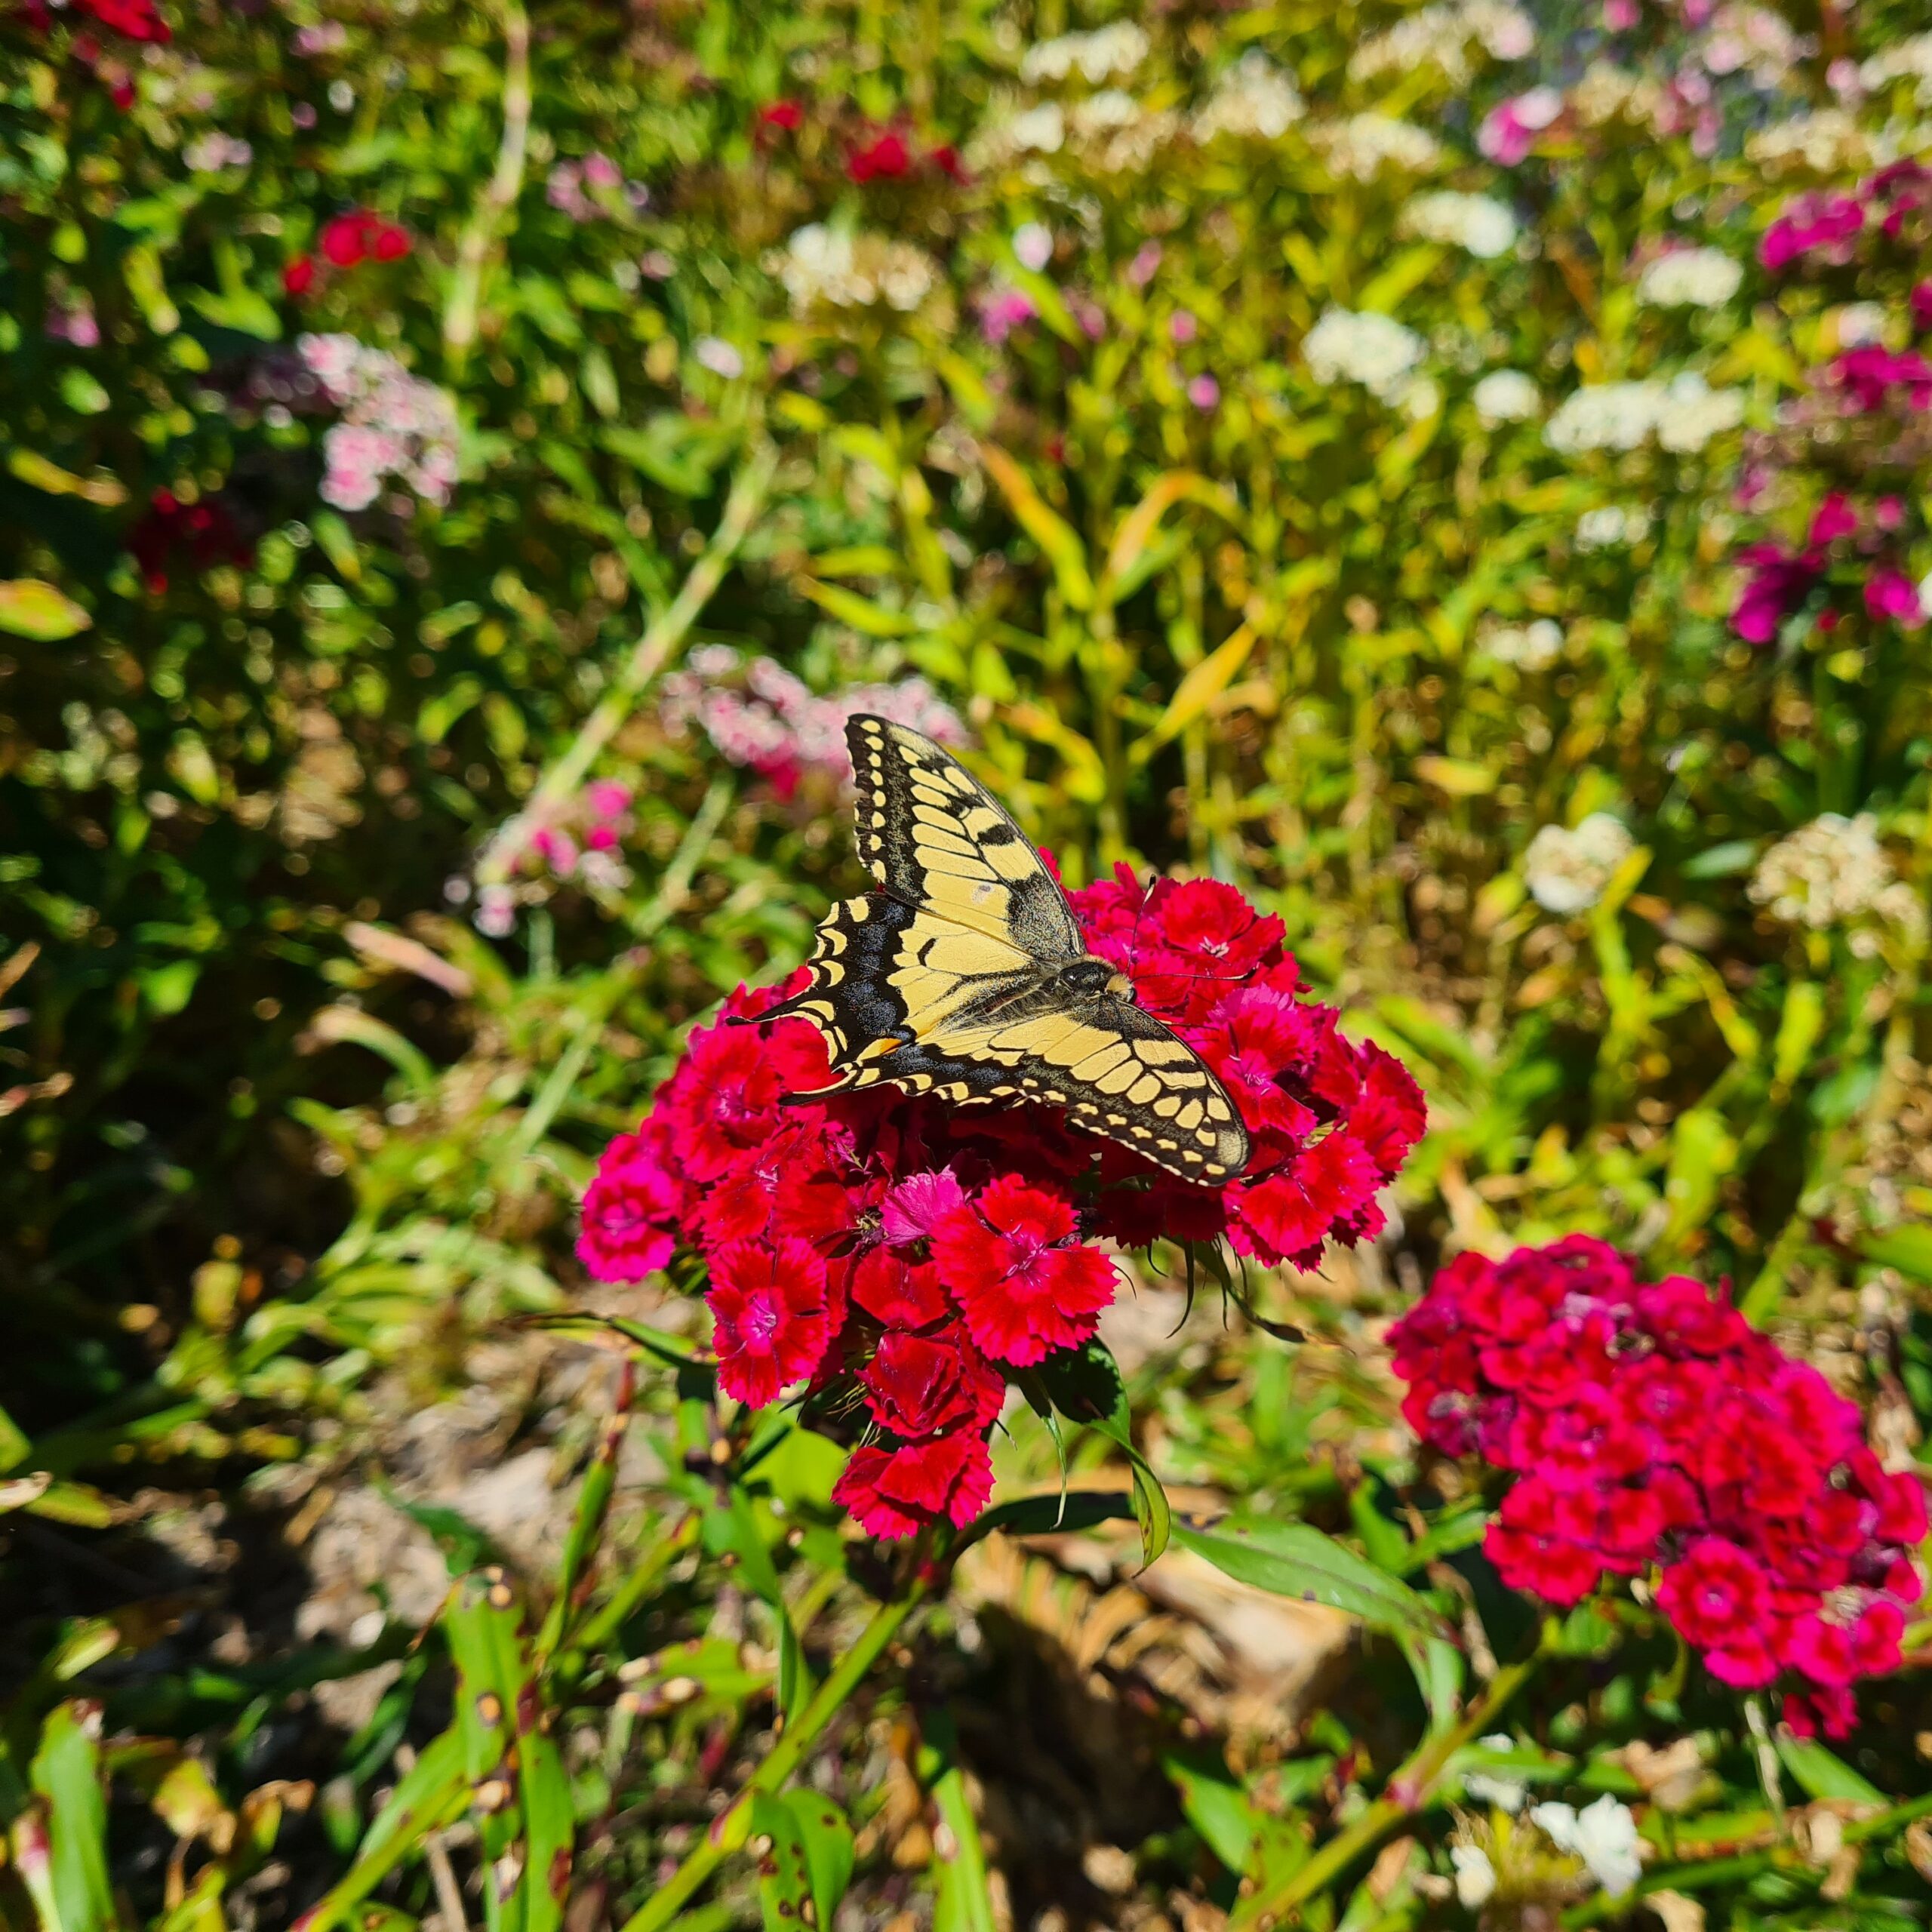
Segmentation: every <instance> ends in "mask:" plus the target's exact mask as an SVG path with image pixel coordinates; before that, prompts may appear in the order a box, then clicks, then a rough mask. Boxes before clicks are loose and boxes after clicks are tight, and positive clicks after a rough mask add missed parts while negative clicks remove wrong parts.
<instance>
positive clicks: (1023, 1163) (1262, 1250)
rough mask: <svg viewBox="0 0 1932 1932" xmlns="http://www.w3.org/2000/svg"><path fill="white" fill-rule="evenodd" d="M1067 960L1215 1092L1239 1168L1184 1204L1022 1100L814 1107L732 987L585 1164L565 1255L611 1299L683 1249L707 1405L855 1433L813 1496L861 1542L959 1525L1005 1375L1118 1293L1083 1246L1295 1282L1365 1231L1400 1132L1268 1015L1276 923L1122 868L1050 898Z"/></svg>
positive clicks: (856, 1097)
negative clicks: (1260, 1267) (1118, 995)
mask: <svg viewBox="0 0 1932 1932" xmlns="http://www.w3.org/2000/svg"><path fill="white" fill-rule="evenodd" d="M1070 903H1071V904H1072V908H1073V910H1074V912H1075V916H1076V918H1078V921H1079V922H1080V924H1081V928H1082V931H1083V934H1084V937H1085V940H1086V942H1087V943H1088V946H1089V947H1090V948H1091V949H1092V951H1093V952H1094V954H1095V955H1097V957H1100V958H1104V959H1106V960H1109V961H1112V963H1114V964H1117V965H1118V967H1119V968H1121V970H1122V971H1124V972H1125V973H1126V974H1128V976H1129V977H1130V978H1131V979H1132V980H1133V981H1134V986H1135V991H1136V994H1137V998H1138V999H1139V1001H1140V1004H1141V1005H1142V1006H1143V1008H1145V1009H1146V1011H1149V1012H1150V1013H1152V1014H1154V1015H1155V1017H1157V1018H1158V1019H1160V1020H1163V1021H1164V1022H1165V1023H1167V1024H1168V1026H1171V1027H1172V1028H1174V1030H1175V1032H1177V1033H1178V1034H1179V1035H1180V1037H1181V1038H1183V1039H1184V1040H1186V1041H1187V1042H1188V1044H1189V1045H1190V1046H1192V1048H1194V1049H1195V1051H1196V1052H1198V1054H1201V1057H1202V1058H1203V1059H1204V1060H1206V1062H1207V1064H1208V1065H1209V1066H1211V1067H1212V1068H1213V1069H1214V1071H1215V1072H1217V1074H1218V1075H1220V1078H1222V1080H1223V1082H1224V1084H1226V1086H1227V1088H1228V1090H1229V1093H1230V1094H1232V1096H1233V1098H1234V1100H1235V1105H1236V1106H1237V1107H1238V1109H1240V1110H1241V1114H1242V1116H1243V1118H1244V1121H1246V1123H1247V1127H1248V1129H1249V1134H1250V1138H1251V1142H1252V1143H1253V1152H1252V1155H1251V1159H1250V1161H1249V1164H1248V1166H1247V1171H1245V1172H1244V1173H1243V1174H1241V1176H1239V1177H1238V1178H1237V1179H1235V1180H1232V1181H1231V1182H1229V1183H1227V1184H1226V1185H1225V1186H1220V1187H1206V1186H1193V1185H1190V1184H1188V1183H1183V1182H1182V1181H1180V1180H1177V1179H1175V1178H1174V1177H1173V1176H1172V1175H1171V1174H1167V1173H1165V1172H1164V1171H1161V1170H1159V1169H1158V1168H1154V1167H1152V1166H1151V1165H1149V1164H1148V1163H1147V1162H1146V1161H1143V1159H1141V1158H1140V1156H1139V1155H1137V1154H1134V1153H1133V1152H1131V1151H1129V1150H1128V1149H1125V1148H1124V1147H1122V1146H1119V1145H1118V1144H1117V1143H1114V1142H1112V1141H1109V1140H1097V1139H1094V1138H1093V1137H1089V1136H1088V1135H1086V1134H1081V1133H1079V1132H1078V1131H1075V1130H1074V1129H1073V1128H1071V1127H1069V1125H1068V1124H1067V1122H1066V1118H1065V1117H1064V1115H1063V1114H1062V1113H1061V1112H1060V1111H1059V1110H1057V1109H1054V1108H1050V1107H1046V1106H1038V1105H1035V1104H1032V1103H1025V1104H1021V1105H1018V1106H1011V1107H971V1108H959V1107H955V1106H948V1105H947V1104H946V1103H943V1102H941V1101H939V1100H934V1099H932V1098H931V1097H915V1096H913V1095H911V1094H906V1093H904V1092H902V1091H900V1090H899V1089H898V1088H894V1087H890V1086H879V1087H875V1088H869V1089H866V1090H864V1091H859V1092H848V1093H842V1094H826V1095H823V1096H820V1097H814V1098H810V1099H804V1100H800V1099H797V1098H795V1096H798V1095H801V1094H811V1093H812V1092H813V1090H814V1089H816V1088H822V1087H823V1086H824V1085H825V1084H826V1080H827V1078H828V1075H829V1067H828V1064H827V1061H826V1052H825V1048H824V1044H823V1041H822V1039H821V1038H820V1035H819V1033H818V1032H817V1029H815V1028H814V1027H813V1026H811V1025H810V1024H808V1023H807V1022H806V1021H804V1020H798V1019H795V1018H786V1019H783V1020H772V1021H760V1020H759V1016H760V1015H761V1014H763V1013H764V1012H765V1011H768V1009H769V1008H771V1007H772V1006H773V1005H774V1004H777V1001H779V999H780V998H782V997H783V996H784V995H787V994H789V993H792V992H796V991H798V989H799V988H800V986H801V985H802V984H803V976H802V974H801V975H795V976H794V977H793V978H792V980H789V981H788V982H787V983H786V984H785V985H784V986H782V987H777V988H773V989H770V990H768V991H764V992H747V991H746V990H744V989H742V988H741V989H740V990H739V991H738V992H736V993H734V995H732V996H731V998H730V999H729V1000H728V1001H726V1002H725V1009H724V1020H726V1021H728V1022H731V1021H737V1022H751V1023H749V1024H720V1025H718V1026H710V1027H705V1028H700V1029H698V1030H697V1032H694V1033H693V1034H692V1035H691V1038H690V1040H689V1041H688V1044H687V1045H686V1048H685V1054H684V1055H683V1057H682V1058H681V1060H680V1061H679V1062H678V1066H676V1068H675V1070H674V1071H673V1072H672V1075H671V1076H670V1078H669V1079H668V1080H667V1081H666V1082H665V1084H663V1087H662V1088H660V1090H659V1091H658V1094H657V1100H656V1102H655V1104H654V1107H653V1109H652V1111H651V1115H650V1116H649V1118H648V1119H647V1120H646V1121H645V1123H644V1124H643V1125H642V1126H641V1128H639V1129H638V1131H636V1132H635V1133H633V1134H623V1135H620V1136H619V1137H618V1138H617V1140H614V1141H613V1142H612V1143H611V1145H610V1146H609V1147H608V1148H607V1149H606V1150H605V1154H604V1157H603V1159H602V1161H601V1163H600V1164H599V1166H598V1174H597V1177H596V1178H595V1180H593V1181H592V1183H591V1186H590V1189H589V1192H587V1193H586V1195H585V1197H584V1202H583V1235H582V1238H581V1239H580V1242H579V1244H578V1250H577V1252H578V1254H579V1255H580V1257H581V1259H582V1260H583V1263H584V1266H586V1268H587V1269H589V1271H590V1272H591V1273H592V1274H593V1275H596V1276H598V1278H601V1279H605V1280H635V1279H638V1278H640V1277H641V1276H642V1275H646V1274H648V1273H650V1272H652V1271H653V1270H654V1269H658V1268H661V1267H663V1266H664V1265H665V1264H666V1262H667V1261H669V1260H670V1259H671V1257H672V1255H673V1254H675V1253H677V1252H680V1251H681V1252H683V1253H685V1254H688V1255H691V1256H692V1257H694V1258H696V1259H697V1260H699V1261H700V1262H702V1263H704V1264H705V1265H706V1267H707V1268H708V1269H709V1275H710V1281H711V1286H710V1288H709V1292H708V1294H707V1297H706V1299H707V1301H708V1302H709V1306H710V1309H711V1312H712V1320H713V1323H714V1324H715V1347H716V1350H717V1353H718V1362H719V1382H720V1385H721V1387H722V1388H723V1389H724V1392H725V1393H726V1394H728V1395H733V1396H735V1397H737V1398H739V1399H740V1400H742V1401H746V1402H750V1403H753V1404H763V1403H766V1402H769V1401H773V1400H774V1399H775V1398H777V1395H778V1394H779V1393H780V1391H781V1390H782V1389H787V1388H793V1387H796V1386H800V1385H804V1386H805V1388H806V1389H807V1390H808V1393H809V1394H810V1395H811V1397H812V1398H813V1399H814V1401H815V1403H817V1408H815V1410H814V1417H815V1419H817V1418H819V1417H821V1416H822V1417H823V1418H824V1419H826V1420H827V1422H828V1426H833V1427H835V1428H841V1429H845V1430H847V1431H848V1432H851V1431H856V1432H857V1434H858V1435H859V1437H860V1440H859V1442H858V1444H857V1447H855V1449H854V1452H853V1454H852V1457H851V1463H850V1464H849V1466H848V1469H847V1470H846V1472H845V1475H844V1479H843V1480H842V1481H841V1483H840V1484H839V1486H838V1490H837V1491H836V1492H835V1494H836V1497H837V1500H838V1501H840V1502H841V1503H843V1504H844V1506H846V1507H847V1508H848V1509H849V1510H850V1511H851V1514H852V1515H853V1516H854V1518H856V1520H857V1521H858V1522H859V1524H860V1526H861V1527H863V1528H864V1529H865V1530H866V1531H868V1532H869V1534H872V1535H875V1536H882V1537H906V1536H910V1535H912V1534H914V1533H915V1531H918V1530H919V1529H921V1528H922V1527H930V1526H932V1525H936V1524H941V1523H952V1524H963V1523H965V1522H967V1521H970V1520H971V1518H972V1517H973V1515H975V1514H976V1513H977V1512H978V1511H979V1510H980V1509H981V1508H982V1507H983V1506H984V1504H985V1503H986V1498H987V1497H988V1495H989V1494H990V1492H991V1489H992V1461H991V1458H990V1456H989V1452H988V1448H987V1443H986V1436H987V1432H988V1431H989V1429H990V1427H991V1426H992V1423H993V1421H994V1420H995V1417H997V1415H998V1412H999V1409H1000V1407H1001V1404H1002V1402H1003V1401H1004V1397H1005V1393H1006V1383H1007V1379H1008V1371H1011V1370H1017V1369H1022V1368H1030V1367H1034V1366H1035V1365H1036V1364H1041V1363H1043V1362H1048V1361H1050V1360H1051V1358H1053V1357H1054V1356H1055V1355H1057V1354H1059V1353H1060V1352H1062V1351H1065V1350H1069V1349H1078V1347H1080V1346H1082V1345H1083V1344H1084V1343H1087V1342H1088V1340H1091V1337H1093V1335H1094V1331H1095V1328H1096V1326H1097V1323H1098V1321H1099V1318H1100V1312H1101V1311H1102V1310H1103V1309H1105V1308H1106V1306H1107V1305H1108V1304H1109V1303H1110V1302H1111V1301H1112V1300H1113V1297H1114V1295H1115V1292H1116V1290H1117V1287H1118V1270H1117V1269H1116V1266H1115V1262H1114V1261H1113V1260H1112V1258H1111V1257H1110V1256H1109V1254H1106V1252H1104V1251H1103V1249H1102V1248H1100V1247H1098V1246H1097V1245H1096V1243H1097V1242H1099V1241H1112V1242H1115V1243H1116V1244H1119V1245H1121V1246H1125V1247H1144V1246H1146V1244H1148V1243H1149V1242H1151V1241H1155V1240H1166V1241H1217V1240H1220V1239H1222V1238H1226V1239H1227V1240H1228V1241H1229V1242H1230V1243H1231V1244H1232V1246H1233V1247H1235V1248H1236V1249H1237V1250H1238V1251H1239V1252H1241V1253H1242V1254H1249V1255H1253V1256H1255V1257H1257V1258H1259V1259H1260V1260H1263V1261H1266V1262H1274V1261H1278V1260H1283V1259H1284V1258H1285V1259H1287V1260H1292V1261H1294V1262H1295V1263H1297V1264H1298V1265H1301V1266H1312V1265H1313V1263H1315V1260H1317V1259H1318V1257H1319V1255H1320V1253H1321V1248H1322V1247H1323V1245H1324V1243H1325V1242H1327V1241H1330V1240H1337V1241H1346V1242H1352V1241H1358V1240H1361V1239H1362V1238H1364V1237H1367V1236H1370V1235H1373V1234H1374V1232H1376V1231H1377V1229H1379V1228H1380V1226H1381V1221H1382V1216H1381V1212H1380V1209H1379V1208H1378V1207H1377V1205H1376V1196H1377V1195H1378V1193H1379V1192H1380V1191H1381V1189H1383V1188H1384V1187H1385V1186H1387V1184H1388V1183H1389V1182H1390V1181H1391V1180H1393V1179H1394V1177H1395V1174H1396V1173H1397V1171H1398V1169H1399V1168H1401V1164H1402V1162H1403V1161H1404V1159H1405V1158H1407V1155H1408V1152H1409V1149H1411V1147H1412V1146H1414V1143H1415V1142H1416V1140H1417V1138H1418V1137H1420V1134H1421V1132H1422V1129H1423V1103H1422V1096H1421V1094H1420V1092H1419V1091H1417V1088H1416V1085H1415V1083H1414V1081H1413V1080H1412V1079H1411V1078H1410V1077H1409V1075H1408V1074H1407V1072H1406V1071H1405V1070H1404V1069H1403V1067H1402V1066H1401V1064H1400V1063H1399V1062H1398V1061H1396V1060H1394V1059H1392V1057H1390V1056H1389V1055H1388V1054H1385V1053H1383V1051H1381V1050H1380V1048H1376V1047H1373V1046H1369V1045H1365V1044H1361V1043H1359V1042H1358V1041H1352V1040H1351V1039H1349V1038H1348V1036H1347V1035H1346V1034H1344V1033H1343V1032H1342V1031H1341V1029H1340V1026H1339V1025H1338V1023H1337V1015H1336V1014H1335V1013H1334V1011H1333V1010H1332V1009H1331V1008H1326V1007H1322V1006H1318V1005H1315V1004H1310V1003H1309V1002H1306V1001H1303V1000H1301V999H1299V998H1297V989H1298V987H1299V985H1300V974H1299V973H1298V971H1297V968H1296V966H1295V963H1294V960H1293V959H1292V958H1290V957H1289V956H1288V955H1287V953H1286V952H1284V950H1283V947H1282V940H1283V933H1282V928H1281V921H1279V920H1278V919H1277V918H1275V917H1273V915H1269V914H1263V913H1261V912H1258V911H1257V909H1255V908H1254V906H1251V904H1249V903H1248V902H1247V900H1245V899H1244V897H1242V896H1241V894H1240V893H1238V891H1235V889H1234V888H1232V886H1229V885H1224V884H1218V883H1217V882H1215V881H1211V880H1198V881H1192V882H1189V883H1188V884H1174V882H1172V881H1166V880H1162V881H1157V882H1156V883H1155V884H1153V885H1152V886H1151V887H1149V886H1146V885H1144V884H1142V883H1141V881H1139V880H1137V879H1136V878H1134V877H1133V875H1131V873H1129V872H1127V871H1126V869H1124V868H1122V869H1121V870H1120V871H1119V872H1118V873H1117V875H1115V877H1113V878H1109V879H1105V880H1103V881H1100V882H1099V883H1098V884H1094V885H1091V886H1088V887H1087V888H1084V890H1082V891H1078V892H1075V893H1073V894H1071V895H1070Z"/></svg>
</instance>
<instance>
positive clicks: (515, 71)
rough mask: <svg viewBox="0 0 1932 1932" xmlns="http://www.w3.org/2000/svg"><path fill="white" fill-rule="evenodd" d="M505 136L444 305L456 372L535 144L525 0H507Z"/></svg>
mask: <svg viewBox="0 0 1932 1932" xmlns="http://www.w3.org/2000/svg"><path fill="white" fill-rule="evenodd" d="M529 147H530V17H529V16H528V14H525V11H523V5H522V0H503V139H502V140H501V141H500V142H499V143H498V144H497V166H496V171H495V172H494V174H491V177H490V181H489V185H488V186H487V187H486V188H485V189H484V190H483V196H482V198H481V201H479V202H478V203H477V205H476V211H475V214H472V216H471V217H470V218H469V226H468V227H466V229H464V230H463V239H462V241H461V242H459V243H458V244H457V257H456V269H455V272H454V274H453V275H451V277H450V292H449V299H448V300H447V301H446V302H445V303H444V304H443V351H444V353H445V355H447V356H448V358H449V361H450V365H451V369H452V371H454V373H456V374H461V373H462V370H463V363H464V361H465V360H466V358H468V356H469V349H470V345H471V344H472V343H474V342H475V340H476V320H477V309H478V304H479V303H480V302H481V298H482V288H483V264H484V263H485V261H486V260H488V258H489V254H490V245H491V243H492V242H494V241H495V240H496V238H497V231H498V229H500V227H501V226H502V225H503V222H504V220H505V219H506V217H508V216H509V214H510V212H511V211H512V209H514V208H515V206H516V203H517V197H518V195H521V193H522V192H523V168H524V157H525V155H526V154H527V153H528V151H529Z"/></svg>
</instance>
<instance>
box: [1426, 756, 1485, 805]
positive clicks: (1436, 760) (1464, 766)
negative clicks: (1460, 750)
mask: <svg viewBox="0 0 1932 1932" xmlns="http://www.w3.org/2000/svg"><path fill="white" fill-rule="evenodd" d="M1415 773H1416V776H1417V777H1418V778H1420V780H1422V782H1423V783H1424V784H1425V785H1433V786H1435V789H1437V790H1438V792H1447V793H1448V794H1449V795H1450V796H1451V798H1481V797H1482V796H1484V795H1485V794H1486V793H1487V792H1493V791H1494V790H1495V789H1496V774H1495V773H1494V772H1493V771H1491V770H1490V768H1489V767H1488V766H1487V765H1486V764H1476V763H1475V761H1473V760H1472V759H1470V758H1440V757H1438V756H1437V755H1435V753H1434V752H1426V753H1424V755H1423V756H1422V757H1420V758H1417V760H1416V762H1415Z"/></svg>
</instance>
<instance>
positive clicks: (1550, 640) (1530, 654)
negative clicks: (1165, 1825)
mask: <svg viewBox="0 0 1932 1932" xmlns="http://www.w3.org/2000/svg"><path fill="white" fill-rule="evenodd" d="M1481 643H1482V648H1483V649H1484V651H1487V653H1488V654H1489V655H1490V656H1491V657H1493V658H1494V659H1495V660H1496V661H1497V663H1499V664H1514V665H1515V666H1517V667H1518V669H1521V670H1524V671H1546V670H1548V669H1549V667H1550V666H1551V665H1552V664H1554V663H1555V662H1556V660H1557V658H1558V657H1559V656H1560V655H1561V652H1562V650H1563V626H1561V624H1559V623H1557V622H1556V620H1555V619H1554V618H1552V617H1537V618H1534V619H1533V620H1531V622H1530V623H1527V624H1503V625H1501V626H1499V627H1498V628H1497V629H1495V630H1493V631H1491V632H1488V633H1487V635H1484V637H1483V638H1482V640H1481ZM1483 1742H1484V1743H1485V1744H1489V1743H1494V1739H1491V1738H1487V1737H1486V1738H1484V1740H1483ZM1501 1748H1503V1749H1508V1748H1509V1747H1508V1746H1507V1744H1505V1745H1504V1746H1503V1747H1501ZM1482 1775H1483V1774H1481V1772H1478V1773H1477V1774H1476V1776H1477V1777H1481V1776H1482ZM1469 1789H1471V1790H1472V1791H1473V1790H1475V1782H1474V1780H1473V1779H1472V1780H1471V1783H1470V1786H1469ZM1507 1808H1509V1809H1512V1810H1513V1809H1514V1808H1515V1807H1513V1806H1512V1807H1507Z"/></svg>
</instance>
